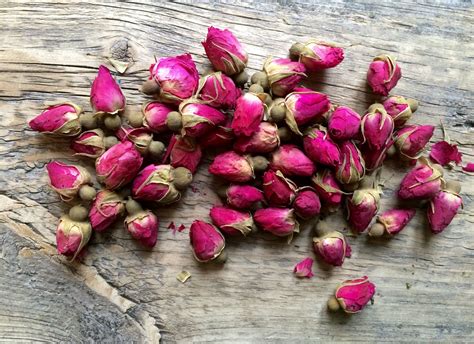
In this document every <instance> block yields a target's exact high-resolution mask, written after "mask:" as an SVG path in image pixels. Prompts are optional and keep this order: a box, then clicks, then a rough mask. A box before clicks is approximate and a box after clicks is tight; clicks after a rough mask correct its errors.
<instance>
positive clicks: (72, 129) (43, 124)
mask: <svg viewBox="0 0 474 344" xmlns="http://www.w3.org/2000/svg"><path fill="white" fill-rule="evenodd" d="M81 112H82V110H81V108H80V107H79V106H77V105H75V104H72V103H63V104H58V105H53V106H49V107H47V108H46V110H44V111H43V112H41V113H40V114H39V115H37V116H36V117H35V118H33V119H32V120H31V121H30V122H29V125H30V127H31V129H33V130H35V131H38V132H40V133H43V134H52V135H57V136H76V135H78V134H79V133H80V132H81V124H80V122H79V115H80V114H81Z"/></svg>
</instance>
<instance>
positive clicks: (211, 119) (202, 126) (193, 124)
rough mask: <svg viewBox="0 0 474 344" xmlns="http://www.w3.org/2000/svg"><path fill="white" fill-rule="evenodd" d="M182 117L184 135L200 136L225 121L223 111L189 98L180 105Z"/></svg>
mask: <svg viewBox="0 0 474 344" xmlns="http://www.w3.org/2000/svg"><path fill="white" fill-rule="evenodd" d="M179 112H180V113H181V116H182V117H181V118H182V126H183V129H182V135H183V136H189V137H196V138H197V137H200V136H203V135H204V134H206V133H208V132H210V131H212V130H213V129H214V128H215V127H216V126H217V125H219V124H222V123H224V122H225V120H226V117H225V116H224V114H223V113H222V112H220V111H219V110H217V109H214V108H213V107H212V106H209V105H206V104H202V103H200V102H199V101H197V100H192V99H190V100H187V101H184V102H182V103H181V104H180V105H179Z"/></svg>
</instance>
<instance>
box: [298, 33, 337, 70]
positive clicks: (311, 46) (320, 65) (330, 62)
mask: <svg viewBox="0 0 474 344" xmlns="http://www.w3.org/2000/svg"><path fill="white" fill-rule="evenodd" d="M298 55H299V60H300V62H301V63H302V64H304V66H305V67H306V70H307V71H309V72H316V71H319V70H323V69H328V68H333V67H336V66H337V65H338V64H339V63H341V62H342V60H344V50H343V49H342V48H341V47H338V46H336V45H334V44H331V43H326V42H322V41H316V40H313V41H309V42H307V43H305V44H304V45H303V46H302V49H301V50H300V51H299V53H298Z"/></svg>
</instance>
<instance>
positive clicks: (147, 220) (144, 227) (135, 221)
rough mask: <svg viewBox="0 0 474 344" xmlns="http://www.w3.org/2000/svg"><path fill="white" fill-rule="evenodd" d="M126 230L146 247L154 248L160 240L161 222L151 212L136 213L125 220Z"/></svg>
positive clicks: (141, 211)
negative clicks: (158, 239) (159, 228)
mask: <svg viewBox="0 0 474 344" xmlns="http://www.w3.org/2000/svg"><path fill="white" fill-rule="evenodd" d="M124 225H125V229H126V230H127V231H128V232H129V233H130V235H131V236H132V237H133V238H134V239H135V240H138V241H139V242H140V244H142V245H143V246H145V247H149V248H152V247H154V246H155V245H156V241H157V238H158V227H159V221H158V218H157V217H156V215H155V214H153V213H152V212H151V211H150V210H140V211H136V212H134V213H132V214H130V215H128V216H127V217H126V218H125V221H124Z"/></svg>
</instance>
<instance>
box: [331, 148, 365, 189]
mask: <svg viewBox="0 0 474 344" xmlns="http://www.w3.org/2000/svg"><path fill="white" fill-rule="evenodd" d="M339 148H340V150H341V163H340V164H339V165H338V166H337V169H336V178H337V179H338V180H339V181H340V182H341V183H343V184H352V183H357V182H358V181H359V180H361V179H362V178H363V177H364V174H365V161H364V159H363V158H362V155H361V153H360V151H359V149H358V148H357V147H356V145H355V144H354V142H352V141H345V142H343V143H342V144H341V145H340V146H339Z"/></svg>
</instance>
